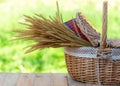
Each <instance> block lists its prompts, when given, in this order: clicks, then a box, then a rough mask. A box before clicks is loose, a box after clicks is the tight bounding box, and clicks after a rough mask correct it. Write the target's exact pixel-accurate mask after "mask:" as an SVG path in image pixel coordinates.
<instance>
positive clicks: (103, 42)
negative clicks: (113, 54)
mask: <svg viewBox="0 0 120 86" xmlns="http://www.w3.org/2000/svg"><path fill="white" fill-rule="evenodd" d="M107 6H108V2H107V0H105V1H104V3H103V18H102V38H101V42H100V48H99V50H98V52H99V53H102V52H104V51H105V48H106V45H107V43H106V39H107V8H108V7H107Z"/></svg>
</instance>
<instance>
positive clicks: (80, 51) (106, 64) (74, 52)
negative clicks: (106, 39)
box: [65, 47, 120, 85]
mask: <svg viewBox="0 0 120 86" xmlns="http://www.w3.org/2000/svg"><path fill="white" fill-rule="evenodd" d="M97 50H98V48H93V47H91V48H90V47H80V48H71V47H66V48H65V57H66V65H67V69H68V73H69V75H70V76H71V77H72V78H73V79H74V80H77V81H81V82H89V83H98V78H99V80H100V82H101V83H102V84H109V85H111V84H119V83H120V49H112V58H109V59H105V58H99V59H98V58H97V57H96V55H97ZM98 72H99V73H98Z"/></svg>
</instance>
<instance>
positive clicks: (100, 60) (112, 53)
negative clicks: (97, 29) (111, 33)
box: [65, 2, 120, 86]
mask: <svg viewBox="0 0 120 86" xmlns="http://www.w3.org/2000/svg"><path fill="white" fill-rule="evenodd" d="M106 40H107V3H106V2H104V6H103V28H102V38H101V42H100V47H98V48H94V47H77V48H75V47H66V48H65V57H66V65H67V69H68V73H69V75H70V76H71V77H72V78H73V79H74V80H77V81H81V82H90V83H98V84H99V86H101V84H109V85H111V84H120V48H106V47H108V46H107V42H106ZM107 49H108V50H107ZM106 51H107V52H106ZM119 86H120V85H119Z"/></svg>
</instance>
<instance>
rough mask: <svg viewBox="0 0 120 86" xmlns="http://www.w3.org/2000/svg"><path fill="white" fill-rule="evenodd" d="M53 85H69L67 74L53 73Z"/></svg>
mask: <svg viewBox="0 0 120 86" xmlns="http://www.w3.org/2000/svg"><path fill="white" fill-rule="evenodd" d="M52 78H53V86H68V84H67V75H66V74H52Z"/></svg>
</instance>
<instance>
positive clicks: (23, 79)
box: [16, 74, 35, 86]
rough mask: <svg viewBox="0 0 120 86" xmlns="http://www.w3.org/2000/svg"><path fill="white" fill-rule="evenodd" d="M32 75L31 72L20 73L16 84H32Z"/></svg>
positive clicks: (28, 85) (24, 85)
mask: <svg viewBox="0 0 120 86" xmlns="http://www.w3.org/2000/svg"><path fill="white" fill-rule="evenodd" d="M34 76H35V75H33V74H21V75H20V77H19V79H18V81H17V84H16V86H33V84H34Z"/></svg>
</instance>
